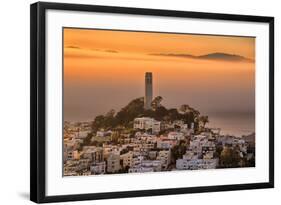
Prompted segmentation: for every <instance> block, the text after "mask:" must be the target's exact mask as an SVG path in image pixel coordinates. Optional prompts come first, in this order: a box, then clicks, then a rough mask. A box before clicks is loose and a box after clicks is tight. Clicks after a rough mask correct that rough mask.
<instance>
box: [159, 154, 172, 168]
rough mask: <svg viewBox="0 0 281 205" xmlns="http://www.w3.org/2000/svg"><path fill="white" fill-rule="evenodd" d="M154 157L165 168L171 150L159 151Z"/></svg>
mask: <svg viewBox="0 0 281 205" xmlns="http://www.w3.org/2000/svg"><path fill="white" fill-rule="evenodd" d="M156 159H157V160H160V161H161V165H162V168H163V169H167V168H168V166H169V165H170V163H171V151H170V150H161V151H159V152H158V156H157V158H156Z"/></svg>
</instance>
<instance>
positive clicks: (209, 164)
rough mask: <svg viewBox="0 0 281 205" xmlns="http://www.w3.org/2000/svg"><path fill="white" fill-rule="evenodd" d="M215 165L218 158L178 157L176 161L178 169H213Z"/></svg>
mask: <svg viewBox="0 0 281 205" xmlns="http://www.w3.org/2000/svg"><path fill="white" fill-rule="evenodd" d="M217 165H218V159H192V160H187V159H178V160H177V161H176V168H177V169H178V170H197V169H215V168H216V167H217Z"/></svg>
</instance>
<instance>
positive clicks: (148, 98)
mask: <svg viewBox="0 0 281 205" xmlns="http://www.w3.org/2000/svg"><path fill="white" fill-rule="evenodd" d="M152 97H153V94H152V73H151V72H146V73H145V97H144V109H146V110H149V109H151V102H152Z"/></svg>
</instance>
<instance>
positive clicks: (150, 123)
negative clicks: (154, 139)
mask: <svg viewBox="0 0 281 205" xmlns="http://www.w3.org/2000/svg"><path fill="white" fill-rule="evenodd" d="M160 126H161V122H160V121H157V120H155V119H153V118H150V117H141V118H135V120H134V129H141V130H148V129H151V130H152V133H158V132H160V130H161V129H160V128H161V127H160Z"/></svg>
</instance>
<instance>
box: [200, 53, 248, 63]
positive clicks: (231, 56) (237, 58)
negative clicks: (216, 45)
mask: <svg viewBox="0 0 281 205" xmlns="http://www.w3.org/2000/svg"><path fill="white" fill-rule="evenodd" d="M197 58H198V59H208V60H225V61H247V62H251V61H252V60H251V59H248V58H245V57H243V56H240V55H234V54H228V53H210V54H207V55H202V56H197Z"/></svg>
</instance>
